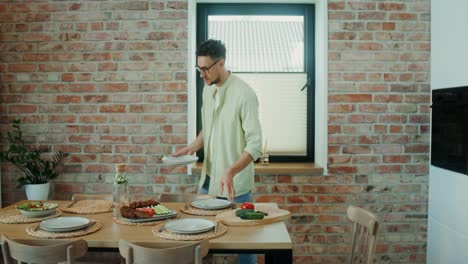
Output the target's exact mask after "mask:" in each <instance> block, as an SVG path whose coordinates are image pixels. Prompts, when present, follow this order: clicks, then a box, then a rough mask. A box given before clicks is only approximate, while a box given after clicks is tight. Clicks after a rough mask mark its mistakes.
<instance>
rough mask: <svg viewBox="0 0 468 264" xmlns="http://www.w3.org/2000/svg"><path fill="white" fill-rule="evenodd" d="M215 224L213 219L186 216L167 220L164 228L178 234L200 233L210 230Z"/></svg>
mask: <svg viewBox="0 0 468 264" xmlns="http://www.w3.org/2000/svg"><path fill="white" fill-rule="evenodd" d="M214 226H215V224H214V223H213V221H210V220H206V219H199V218H184V219H179V220H174V221H170V222H167V223H166V224H165V225H164V228H165V229H166V230H167V231H169V232H171V233H177V234H198V233H203V232H208V231H210V230H211V229H213V228H214Z"/></svg>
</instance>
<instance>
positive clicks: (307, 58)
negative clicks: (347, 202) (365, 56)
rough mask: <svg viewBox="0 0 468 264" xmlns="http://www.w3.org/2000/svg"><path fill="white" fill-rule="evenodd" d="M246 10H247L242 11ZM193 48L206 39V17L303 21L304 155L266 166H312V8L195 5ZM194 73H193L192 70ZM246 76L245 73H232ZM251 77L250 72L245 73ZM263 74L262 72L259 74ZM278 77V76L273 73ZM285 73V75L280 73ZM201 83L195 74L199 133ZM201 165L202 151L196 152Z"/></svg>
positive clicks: (273, 158) (277, 158)
mask: <svg viewBox="0 0 468 264" xmlns="http://www.w3.org/2000/svg"><path fill="white" fill-rule="evenodd" d="M246 7H248V8H246ZM196 10H197V16H196V46H197V47H198V46H199V45H200V44H201V42H202V41H204V40H206V39H207V36H208V30H207V29H208V28H207V25H208V16H210V15H300V16H303V17H304V73H306V74H307V79H308V81H307V88H306V93H307V94H306V96H307V121H306V124H307V133H306V139H307V143H306V144H307V146H306V155H302V156H297V155H270V157H269V158H270V162H314V161H315V111H316V110H315V83H316V80H315V76H316V70H315V59H316V58H315V4H271V3H252V4H249V3H239V4H229V3H197V6H196ZM194 71H195V69H194ZM236 73H246V72H236ZM247 73H251V72H247ZM260 73H266V72H260ZM274 73H275V74H281V72H274ZM284 73H288V72H284ZM203 87H204V83H203V80H202V79H201V78H200V76H199V74H196V131H197V133H196V134H198V133H199V132H200V131H201V129H202V124H201V105H202V101H203V99H202V94H203ZM197 155H198V157H199V158H200V160H201V161H203V158H204V156H203V150H200V151H199V152H197Z"/></svg>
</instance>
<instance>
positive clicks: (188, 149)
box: [171, 130, 204, 157]
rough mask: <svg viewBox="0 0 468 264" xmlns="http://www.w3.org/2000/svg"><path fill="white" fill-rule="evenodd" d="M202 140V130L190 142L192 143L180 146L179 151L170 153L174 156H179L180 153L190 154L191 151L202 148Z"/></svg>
mask: <svg viewBox="0 0 468 264" xmlns="http://www.w3.org/2000/svg"><path fill="white" fill-rule="evenodd" d="M203 144H204V140H203V130H202V131H200V133H198V136H197V138H196V139H195V140H194V141H193V142H192V144H190V145H188V146H186V147H183V148H181V149H180V150H179V151H176V152H174V153H173V154H171V155H172V156H174V157H177V156H181V155H192V154H193V153H195V152H197V151H199V150H200V149H201V148H203Z"/></svg>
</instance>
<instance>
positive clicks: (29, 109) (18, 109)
mask: <svg viewBox="0 0 468 264" xmlns="http://www.w3.org/2000/svg"><path fill="white" fill-rule="evenodd" d="M36 111H37V106H35V105H10V106H8V113H10V114H25V113H34V112H36Z"/></svg>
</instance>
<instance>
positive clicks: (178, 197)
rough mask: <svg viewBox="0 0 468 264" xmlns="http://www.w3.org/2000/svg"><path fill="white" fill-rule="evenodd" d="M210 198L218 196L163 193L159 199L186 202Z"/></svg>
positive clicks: (161, 200)
mask: <svg viewBox="0 0 468 264" xmlns="http://www.w3.org/2000/svg"><path fill="white" fill-rule="evenodd" d="M210 198H216V196H213V195H208V194H196V193H161V194H160V196H159V201H160V202H166V203H168V202H169V203H184V202H193V201H196V200H202V199H210Z"/></svg>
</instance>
